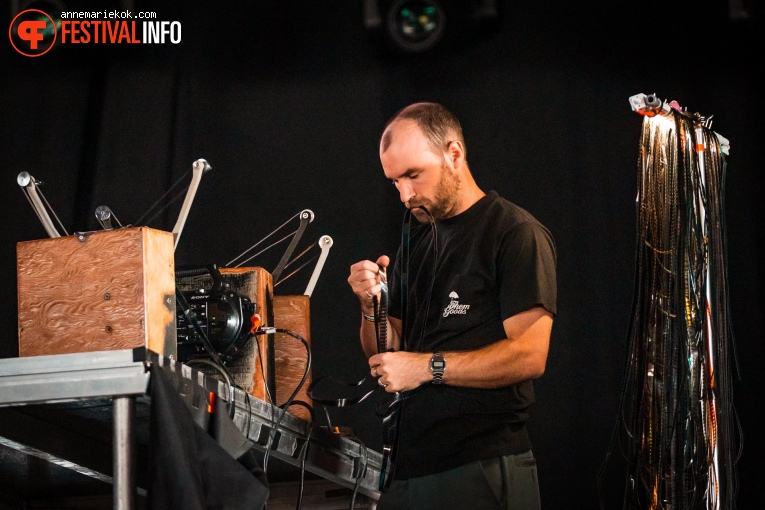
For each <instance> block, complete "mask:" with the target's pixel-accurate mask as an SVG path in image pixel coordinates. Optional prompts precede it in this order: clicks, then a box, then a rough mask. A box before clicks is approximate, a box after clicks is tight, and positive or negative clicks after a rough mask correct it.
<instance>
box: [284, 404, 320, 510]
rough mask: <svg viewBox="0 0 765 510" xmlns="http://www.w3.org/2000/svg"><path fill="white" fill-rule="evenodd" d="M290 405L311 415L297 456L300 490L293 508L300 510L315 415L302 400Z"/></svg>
mask: <svg viewBox="0 0 765 510" xmlns="http://www.w3.org/2000/svg"><path fill="white" fill-rule="evenodd" d="M292 405H293V406H295V405H297V406H302V407H305V408H306V409H308V412H309V413H310V415H311V421H310V423H309V425H308V432H306V440H305V443H303V446H302V447H301V448H300V453H299V454H298V459H299V460H300V490H299V492H298V500H297V506H296V507H295V508H296V510H300V508H301V507H302V505H303V490H304V488H305V459H306V455H307V454H308V444H309V442H310V440H311V434H313V426H314V423H316V414H315V413H314V409H313V407H312V406H311V405H310V404H308V403H307V402H304V401H302V400H295V401H293V402H292ZM285 409H286V408H285Z"/></svg>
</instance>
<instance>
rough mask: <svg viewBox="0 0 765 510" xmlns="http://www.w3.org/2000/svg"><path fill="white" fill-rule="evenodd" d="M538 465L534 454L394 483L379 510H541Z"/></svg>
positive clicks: (478, 463)
mask: <svg viewBox="0 0 765 510" xmlns="http://www.w3.org/2000/svg"><path fill="white" fill-rule="evenodd" d="M540 507H541V505H540V502H539V480H538V479H537V463H536V460H535V459H534V454H533V453H532V452H531V451H528V452H526V453H521V454H518V455H506V456H504V457H496V458H493V459H487V460H480V461H476V462H471V463H470V464H465V465H464V466H460V467H458V468H455V469H450V470H449V471H443V472H441V473H435V474H432V475H427V476H421V477H417V478H410V479H408V480H394V481H393V482H392V483H391V486H390V488H389V489H388V490H387V491H385V492H384V493H383V494H382V495H381V496H380V500H379V502H378V504H377V510H407V509H409V510H429V509H433V510H539V509H540Z"/></svg>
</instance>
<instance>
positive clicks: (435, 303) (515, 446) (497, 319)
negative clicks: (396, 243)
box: [389, 191, 556, 479]
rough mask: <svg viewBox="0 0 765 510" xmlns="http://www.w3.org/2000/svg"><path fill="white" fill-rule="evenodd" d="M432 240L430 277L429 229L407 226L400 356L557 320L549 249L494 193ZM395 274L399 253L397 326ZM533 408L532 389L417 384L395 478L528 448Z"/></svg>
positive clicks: (479, 342) (466, 345)
mask: <svg viewBox="0 0 765 510" xmlns="http://www.w3.org/2000/svg"><path fill="white" fill-rule="evenodd" d="M436 235H437V238H438V243H437V244H438V253H437V259H436V267H435V273H434V271H433V262H434V258H435V255H434V252H433V234H432V229H431V226H430V225H429V224H428V223H423V224H420V223H418V222H417V220H415V219H412V226H411V237H410V249H409V253H410V255H409V279H408V280H409V284H408V285H409V292H408V298H407V310H408V311H407V316H406V322H407V325H406V326H407V327H406V329H407V331H406V332H405V333H406V334H405V338H406V340H407V342H406V346H405V349H406V350H410V351H422V352H434V351H455V350H470V349H477V348H480V347H483V346H486V345H488V344H491V343H494V342H496V341H498V340H500V339H503V338H506V335H505V331H504V326H503V324H502V321H503V320H504V319H507V318H508V317H512V316H513V315H515V314H517V313H520V312H522V311H525V310H528V309H530V308H533V307H535V306H543V307H544V308H546V309H547V310H549V311H550V312H551V313H553V314H555V313H556V270H555V266H556V254H555V245H554V242H553V239H552V236H551V234H550V232H549V231H548V230H547V229H546V228H545V227H544V226H543V225H542V224H541V223H539V222H538V221H537V220H536V219H535V218H534V217H533V216H531V215H530V214H529V213H528V212H526V211H525V210H523V209H521V208H520V207H518V206H516V205H514V204H512V203H510V202H509V201H507V200H505V199H503V198H501V197H499V196H498V195H497V194H496V193H495V192H493V191H492V192H490V193H488V194H487V195H486V196H484V197H483V198H481V199H480V200H479V201H478V202H476V203H475V204H474V205H473V206H472V207H470V208H469V209H468V210H466V211H465V212H463V213H461V214H459V215H457V216H454V217H451V218H448V219H445V220H441V221H438V222H436ZM401 273H402V267H401V248H399V252H398V254H397V256H396V261H395V263H394V266H393V273H392V275H391V278H390V304H389V315H390V316H391V317H395V318H401ZM431 284H432V291H430V292H429V289H430V287H431ZM428 294H430V299H428ZM428 301H429V302H428ZM423 328H425V329H424V335H423V334H422V332H423ZM446 370H447V373H448V370H449V367H448V364H447V367H446ZM533 403H534V390H533V387H532V384H531V381H525V382H522V383H519V384H514V385H511V386H508V387H503V388H494V389H477V388H464V387H456V386H450V385H446V384H444V385H434V384H426V385H423V386H422V387H420V388H418V390H417V391H415V392H413V393H412V395H411V396H410V397H409V398H408V399H407V400H406V402H405V405H404V406H403V410H402V417H401V418H402V419H401V425H400V429H399V448H398V454H397V455H398V458H397V462H396V464H397V466H396V474H395V477H396V478H397V479H407V478H411V477H417V476H423V475H426V474H431V473H437V472H440V471H444V470H447V469H452V468H454V467H457V466H460V465H463V464H466V463H468V462H472V461H475V460H480V459H486V458H491V457H496V456H499V455H508V454H516V453H521V452H524V451H527V450H529V449H530V448H531V443H530V441H529V438H528V434H527V433H526V428H525V423H526V420H527V419H528V411H529V408H530V407H531V405H532V404H533Z"/></svg>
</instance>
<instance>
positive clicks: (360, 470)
mask: <svg viewBox="0 0 765 510" xmlns="http://www.w3.org/2000/svg"><path fill="white" fill-rule="evenodd" d="M150 363H160V364H161V365H162V366H163V367H164V368H166V369H169V370H170V371H172V372H174V373H175V375H176V376H177V377H176V378H175V380H176V381H177V384H178V385H179V387H178V388H177V389H178V391H179V393H180V394H181V396H182V397H184V398H186V397H185V396H186V395H191V393H192V391H189V390H190V389H193V386H197V387H201V388H204V389H205V390H206V391H212V392H214V393H215V394H216V395H217V398H219V399H222V400H224V401H226V402H228V403H230V402H232V401H233V402H234V405H235V409H234V413H233V421H234V423H235V425H236V426H237V427H238V428H239V430H240V431H241V432H242V433H243V434H244V435H245V436H246V437H247V438H248V439H249V440H250V441H252V443H253V448H255V449H256V450H259V451H261V452H265V451H266V449H267V448H268V446H269V439H271V443H272V444H271V452H270V454H269V455H270V456H271V457H273V458H277V459H280V460H282V461H284V462H288V463H290V464H293V465H296V466H299V465H300V459H299V458H298V457H299V453H300V450H301V448H302V446H303V445H304V443H305V442H306V441H309V442H310V443H309V446H310V447H309V448H308V451H307V455H306V461H305V468H306V470H307V471H310V472H312V473H314V474H317V475H319V476H321V477H322V478H325V479H327V480H330V481H332V482H335V483H337V484H339V485H342V486H345V487H348V488H351V489H357V490H358V492H359V493H360V494H364V495H366V496H368V497H370V498H372V499H378V498H379V491H378V490H377V481H378V479H379V475H380V465H381V460H382V459H381V456H380V454H379V453H378V452H375V451H372V450H368V449H366V448H365V447H363V445H361V444H360V443H359V442H357V441H354V440H352V439H350V438H347V437H343V436H340V435H337V434H333V433H331V432H329V431H327V430H324V429H317V428H314V429H313V431H312V432H311V435H310V437H309V436H308V434H307V432H308V431H309V430H311V429H310V427H309V423H308V422H306V421H305V420H302V419H300V418H298V417H296V416H294V415H292V414H286V415H285V416H284V418H283V420H282V421H281V422H280V423H279V426H278V429H275V423H274V416H279V414H280V413H281V409H280V408H277V407H274V406H272V405H270V404H269V403H266V402H263V401H261V400H258V399H256V398H255V397H253V396H251V395H248V394H246V393H245V392H243V391H241V390H239V389H237V388H233V392H232V391H231V390H230V389H229V387H228V386H227V385H226V384H225V383H223V382H221V381H219V380H217V379H214V378H211V377H208V376H207V375H205V374H204V373H202V372H200V371H198V370H195V369H192V368H191V367H189V366H186V365H183V364H181V363H178V362H176V361H174V360H172V359H168V358H165V357H163V356H160V355H157V354H155V353H152V352H150V351H146V350H145V349H134V350H116V351H99V352H89V353H76V354H59V355H52V356H35V357H28V358H9V359H0V407H11V406H24V405H31V404H52V403H60V402H70V401H82V400H95V399H104V398H106V399H111V400H112V402H113V407H112V416H113V426H112V427H113V428H112V434H113V441H112V444H113V447H112V473H113V476H112V477H110V476H108V475H106V474H103V473H100V472H98V471H95V470H93V469H89V468H88V467H87V466H82V465H79V464H77V463H76V462H72V461H71V460H69V459H62V458H59V457H56V456H55V455H51V454H49V453H47V452H44V451H40V450H36V449H34V448H32V447H30V446H29V445H23V444H19V443H17V442H14V441H12V440H10V439H8V438H4V437H2V436H0V443H2V444H3V445H4V446H6V447H11V448H14V449H16V450H19V451H22V452H23V453H25V454H27V455H34V456H37V457H40V458H44V459H46V460H48V461H50V462H54V463H56V464H58V465H60V466H64V467H67V468H69V469H72V470H75V471H78V472H79V473H81V474H85V475H87V476H90V477H92V478H96V479H99V480H102V481H106V482H111V483H112V484H113V488H112V494H113V502H114V503H113V507H114V508H115V509H119V510H132V509H133V508H134V507H135V494H136V493H137V490H141V489H137V486H136V467H135V463H136V462H135V458H136V453H135V451H136V440H135V434H134V428H135V421H136V399H137V398H139V397H140V398H148V397H146V393H147V389H148V385H149V378H150V376H149V370H148V369H149V366H150ZM231 393H233V394H231ZM187 403H188V399H187ZM144 494H145V493H144Z"/></svg>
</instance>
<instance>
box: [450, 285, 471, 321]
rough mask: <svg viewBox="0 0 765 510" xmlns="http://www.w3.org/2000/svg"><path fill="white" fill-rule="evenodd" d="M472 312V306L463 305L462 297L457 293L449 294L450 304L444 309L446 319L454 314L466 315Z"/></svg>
mask: <svg viewBox="0 0 765 510" xmlns="http://www.w3.org/2000/svg"><path fill="white" fill-rule="evenodd" d="M468 310H470V305H461V304H460V297H459V296H458V295H457V293H456V292H455V291H451V292H450V293H449V304H448V305H446V308H444V317H448V316H450V315H452V314H457V315H465V314H467V312H468Z"/></svg>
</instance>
